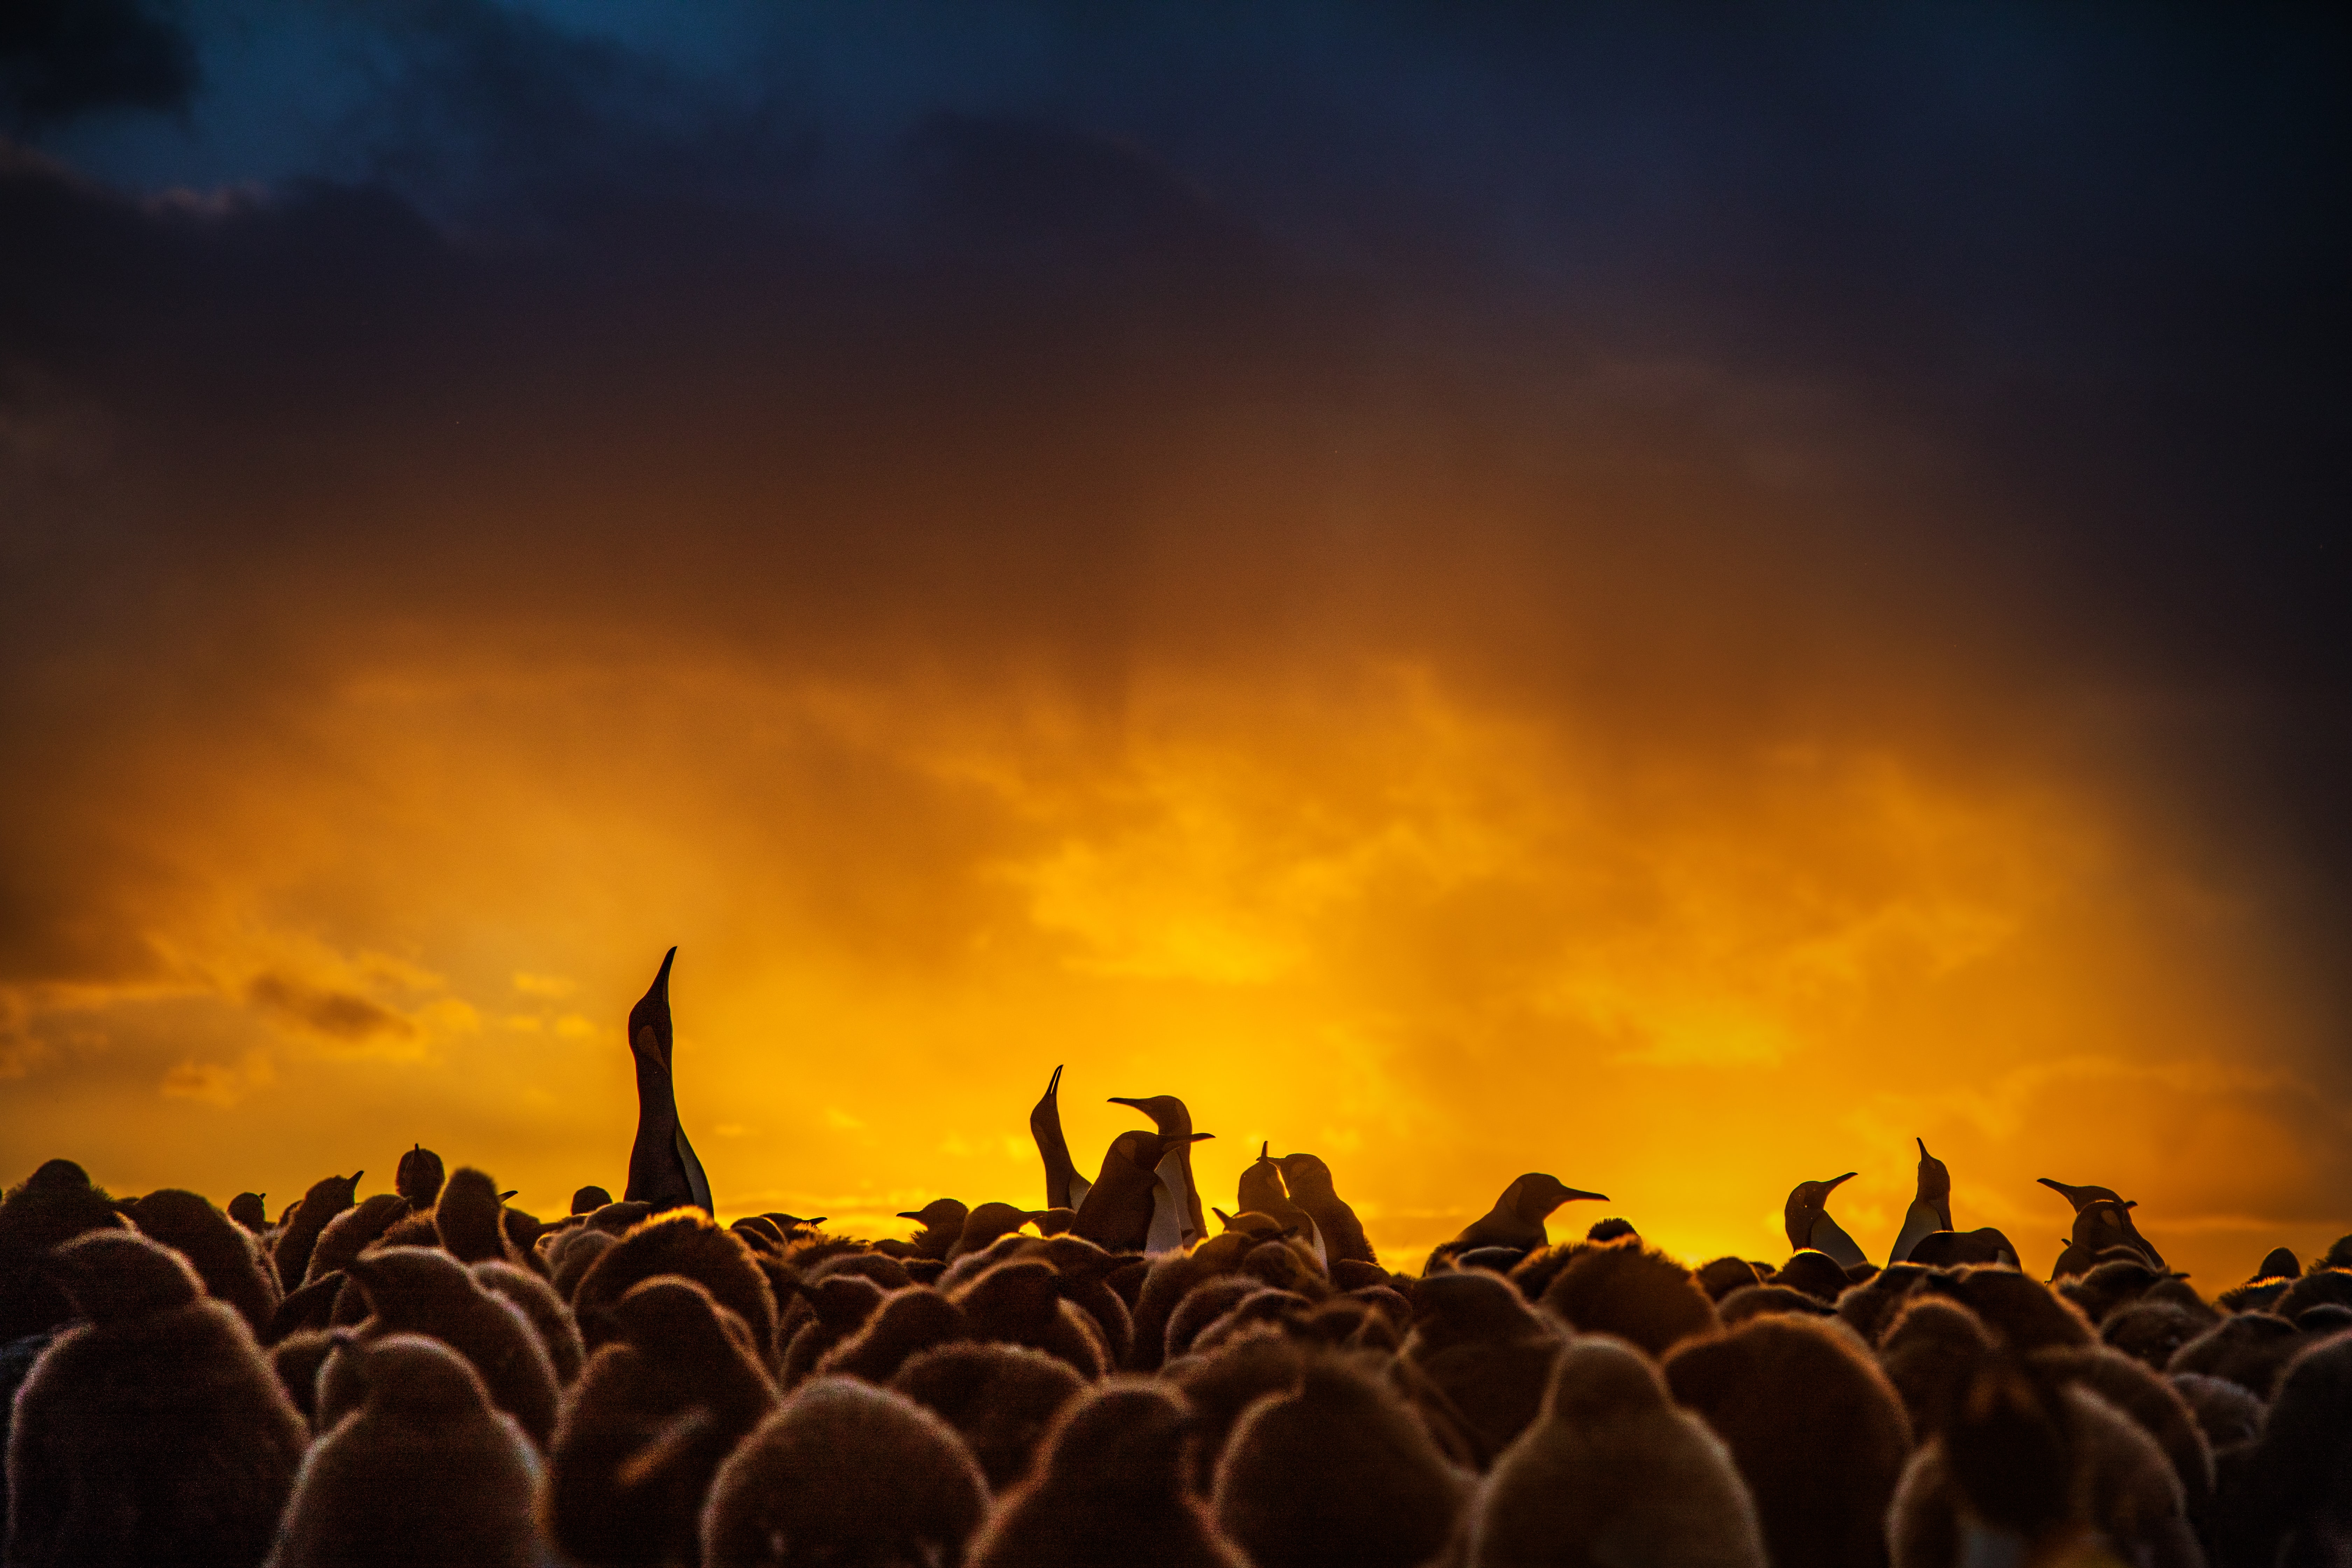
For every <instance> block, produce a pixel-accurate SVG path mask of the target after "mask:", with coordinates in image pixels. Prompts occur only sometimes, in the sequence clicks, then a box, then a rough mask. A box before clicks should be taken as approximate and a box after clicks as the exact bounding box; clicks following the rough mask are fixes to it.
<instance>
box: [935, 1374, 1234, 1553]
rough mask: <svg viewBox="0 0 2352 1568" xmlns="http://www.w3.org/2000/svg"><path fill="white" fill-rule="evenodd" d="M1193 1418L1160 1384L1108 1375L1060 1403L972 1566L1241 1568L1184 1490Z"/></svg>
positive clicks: (976, 1546)
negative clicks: (1050, 1429)
mask: <svg viewBox="0 0 2352 1568" xmlns="http://www.w3.org/2000/svg"><path fill="white" fill-rule="evenodd" d="M1193 1435H1194V1424H1193V1418H1192V1411H1191V1409H1190V1408H1189V1407H1188V1406H1187V1405H1186V1404H1185V1402H1184V1400H1183V1398H1182V1396H1181V1395H1180V1394H1177V1393H1176V1392H1175V1390H1174V1389H1173V1388H1171V1387H1170V1386H1168V1385H1167V1384H1157V1383H1140V1382H1136V1381H1133V1380H1130V1379H1125V1378H1115V1379H1113V1380H1111V1381H1110V1382H1108V1383H1104V1384H1098V1385H1097V1386H1096V1387H1095V1388H1093V1389H1091V1390H1089V1391H1088V1392H1087V1393H1086V1394H1081V1395H1080V1396H1079V1397H1078V1398H1077V1399H1076V1400H1074V1401H1072V1402H1071V1403H1070V1404H1069V1405H1066V1406H1065V1407H1064V1408H1063V1411H1062V1416H1061V1420H1060V1422H1059V1423H1058V1424H1057V1425H1056V1426H1055V1430H1054V1434H1053V1436H1052V1437H1051V1438H1049V1439H1048V1440H1047V1443H1046V1447H1045V1455H1044V1457H1043V1458H1042V1459H1041V1460H1040V1462H1039V1463H1038V1464H1037V1465H1036V1467H1035V1468H1034V1469H1032V1470H1031V1471H1030V1473H1029V1478H1028V1479H1026V1480H1025V1481H1024V1482H1022V1484H1021V1485H1019V1486H1017V1487H1015V1488H1014V1489H1013V1490H1012V1491H1010V1492H1008V1493H1006V1494H1005V1496H1004V1498H1003V1500H1002V1501H1001V1502H1000V1503H999V1504H998V1505H997V1509H996V1511H995V1512H994V1513H993V1514H992V1515H991V1516H990V1518H989V1520H988V1522H987V1523H986V1524H985V1525H984V1526H982V1529H981V1531H980V1533H979V1534H978V1535H977V1536H975V1537H974V1538H973V1540H972V1542H971V1552H970V1554H969V1555H968V1556H967V1557H966V1558H965V1562H966V1563H967V1564H969V1568H1103V1564H1106V1563H1118V1565H1119V1568H1248V1559H1247V1558H1245V1557H1244V1556H1243V1555H1242V1554H1241V1552H1238V1551H1236V1550H1235V1549H1234V1547H1233V1546H1232V1545H1230V1544H1229V1543H1227V1542H1226V1541H1225V1540H1224V1539H1223V1536H1222V1535H1220V1534H1219V1533H1218V1531H1216V1529H1215V1527H1214V1526H1213V1525H1212V1524H1211V1523H1210V1521H1209V1518H1208V1515H1207V1511H1206V1510H1204V1509H1203V1508H1202V1504H1201V1501H1200V1500H1199V1499H1198V1498H1197V1497H1195V1496H1194V1495H1193V1494H1192V1489H1191V1488H1190V1487H1189V1486H1188V1485H1187V1484H1186V1477H1185V1450H1186V1448H1187V1447H1188V1446H1189V1445H1190V1443H1191V1442H1192V1437H1193Z"/></svg>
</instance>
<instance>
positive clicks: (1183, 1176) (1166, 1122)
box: [1110, 1094, 1213, 1252]
mask: <svg viewBox="0 0 2352 1568" xmlns="http://www.w3.org/2000/svg"><path fill="white" fill-rule="evenodd" d="M1110 1103H1111V1104H1113V1105H1125V1106H1130V1107H1132V1108H1133V1109H1135V1110H1140V1111H1141V1112H1143V1114H1144V1115H1146V1116H1149V1117H1150V1118H1151V1127H1152V1131H1155V1132H1157V1133H1159V1134H1160V1139H1161V1142H1162V1144H1163V1146H1164V1151H1165V1152H1162V1153H1161V1155H1160V1163H1159V1165H1158V1166H1157V1167H1156V1169H1157V1171H1158V1173H1159V1175H1160V1181H1161V1182H1162V1183H1163V1184H1165V1190H1166V1194H1167V1201H1168V1203H1169V1204H1170V1205H1171V1207H1172V1209H1173V1210H1174V1213H1173V1214H1172V1215H1171V1216H1169V1218H1168V1219H1163V1220H1161V1221H1160V1223H1159V1224H1157V1225H1155V1226H1154V1227H1153V1231H1154V1233H1153V1235H1152V1237H1151V1238H1150V1247H1149V1250H1150V1251H1153V1252H1172V1251H1175V1250H1177V1249H1178V1248H1180V1247H1190V1246H1192V1244H1193V1243H1194V1242H1197V1241H1200V1240H1202V1238H1204V1237H1207V1235H1208V1234H1209V1224H1208V1221H1207V1220H1206V1219H1205V1218H1203V1217H1202V1211H1201V1184H1200V1183H1199V1182H1197V1181H1195V1180H1194V1179H1193V1176H1192V1145H1193V1144H1194V1143H1196V1142H1200V1138H1205V1137H1210V1136H1213V1134H1209V1133H1202V1134H1201V1135H1200V1137H1198V1138H1196V1137H1195V1136H1194V1135H1193V1132H1192V1111H1191V1110H1188V1109H1186V1107H1185V1104H1184V1102H1183V1101H1182V1100H1179V1099H1177V1098H1176V1097H1175V1096H1174V1095H1172V1094H1155V1095H1150V1096H1148V1097H1146V1098H1143V1099H1140V1100H1132V1099H1124V1098H1122V1097H1120V1096H1118V1095H1113V1096H1111V1099H1110ZM1171 1220H1172V1222H1173V1223H1172V1226H1171V1224H1170V1221H1171ZM1170 1229H1172V1230H1173V1232H1174V1235H1173V1236H1172V1237H1170V1236H1168V1235H1166V1234H1164V1233H1165V1232H1166V1231H1168V1230H1170Z"/></svg>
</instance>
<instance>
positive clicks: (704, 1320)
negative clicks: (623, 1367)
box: [609, 1274, 878, 1357]
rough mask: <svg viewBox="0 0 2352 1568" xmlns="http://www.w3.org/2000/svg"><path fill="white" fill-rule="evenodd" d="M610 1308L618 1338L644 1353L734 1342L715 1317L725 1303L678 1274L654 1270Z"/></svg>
mask: <svg viewBox="0 0 2352 1568" xmlns="http://www.w3.org/2000/svg"><path fill="white" fill-rule="evenodd" d="M836 1278H839V1277H838V1276H836ZM828 1282H829V1281H828ZM860 1283H861V1284H871V1283H872V1281H870V1280H861V1281H860ZM877 1297H878V1292H877ZM609 1310H610V1311H611V1313H612V1318H613V1322H614V1325H615V1326H616V1327H617V1328H618V1329H619V1330H620V1333H621V1338H623V1339H624V1340H626V1341H627V1342H629V1343H630V1344H632V1345H635V1347H636V1348H637V1349H638V1350H640V1351H642V1352H645V1353H646V1354H647V1355H651V1356H663V1355H675V1354H677V1353H679V1352H684V1353H685V1354H686V1355H688V1356H689V1357H691V1356H695V1355H697V1354H698V1353H708V1352H716V1351H721V1350H723V1349H724V1347H726V1346H729V1345H731V1344H732V1340H731V1339H730V1336H729V1335H728V1333H727V1331H726V1329H725V1328H724V1327H723V1326H722V1324H721V1321H720V1319H719V1314H720V1313H721V1312H723V1311H725V1310H726V1309H725V1308H723V1307H721V1306H720V1305H719V1303H718V1302H717V1301H715V1300H711V1296H710V1292H709V1290H706V1289H703V1288H702V1286H701V1285H700V1284H698V1283H697V1282H696V1281H694V1280H692V1279H687V1278H686V1277H685V1276H683V1275H678V1274H656V1275H655V1276H654V1277H653V1278H652V1279H643V1280H640V1281H638V1282H637V1283H636V1284H635V1285H632V1286H630V1287H629V1289H627V1291H626V1292H625V1293H624V1294H623V1295H622V1297H621V1299H620V1300H617V1301H615V1302H614V1303H613V1305H612V1307H611V1308H610V1309H609Z"/></svg>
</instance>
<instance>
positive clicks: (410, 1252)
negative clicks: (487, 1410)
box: [320, 1247, 557, 1444]
mask: <svg viewBox="0 0 2352 1568" xmlns="http://www.w3.org/2000/svg"><path fill="white" fill-rule="evenodd" d="M349 1278H350V1279H351V1280H352V1282H353V1283H355V1284H356V1285H357V1286H358V1287H359V1289H360V1291H361V1293H362V1296H363V1297H364V1299H365V1300H366V1302H367V1304H368V1316H367V1317H366V1319H365V1320H363V1321H362V1322H361V1324H360V1326H359V1329H358V1331H357V1335H356V1337H357V1338H358V1339H361V1340H363V1341H364V1340H377V1339H383V1338H385V1337H386V1336H388V1335H392V1334H410V1333H414V1334H430V1335H431V1336H432V1337H433V1338H435V1339H436V1340H439V1341H440V1342H442V1343H444V1344H446V1345H448V1346H449V1347H450V1348H452V1349H453V1350H455V1351H456V1352H457V1353H458V1354H460V1355H462V1356H464V1357H465V1358H466V1360H467V1362H468V1363H471V1364H472V1366H473V1368H474V1371H475V1372H476V1373H477V1374H478V1375H479V1376H480V1378H481V1380H482V1384H483V1386H484V1387H486V1388H488V1390H489V1394H490V1399H491V1401H492V1402H493V1403H494V1404H496V1405H498V1407H499V1409H501V1410H503V1411H505V1412H506V1413H507V1414H508V1415H512V1416H513V1417H514V1418H515V1420H516V1421H517V1422H518V1423H520V1425H521V1426H522V1429H523V1430H524V1431H525V1432H526V1433H528V1434H530V1439H531V1441H533V1442H534V1443H541V1444H543V1443H545V1442H546V1441H547V1439H548V1438H549V1436H551V1435H552V1434H553V1432H554V1430H555V1414H556V1399H557V1395H556V1383H555V1367H554V1363H551V1361H549V1359H548V1355H547V1349H546V1347H545V1346H544V1345H542V1344H541V1343H540V1340H539V1334H538V1333H537V1331H534V1330H533V1329H532V1328H531V1326H530V1321H529V1320H528V1319H526V1318H525V1317H524V1316H523V1314H522V1312H521V1310H520V1309H518V1308H516V1307H515V1306H514V1305H513V1304H512V1303H510V1302H509V1301H507V1300H505V1299H504V1298H503V1297H500V1296H499V1295H496V1294H494V1293H493V1292H491V1291H490V1290H489V1289H487V1288H486V1287H484V1286H483V1284H482V1283H481V1282H480V1281H479V1280H478V1279H475V1278H474V1277H473V1275H472V1274H470V1273H468V1272H467V1268H466V1266H465V1265H464V1264H462V1263H460V1262H458V1261H457V1259H456V1258H452V1257H450V1256H449V1255H448V1254H447V1253H446V1252H442V1251H439V1250H437V1249H436V1248H433V1247H380V1248H378V1249H377V1250H375V1251H373V1252H368V1253H362V1255H361V1256H359V1257H358V1258H353V1259H352V1266H351V1268H350V1270H349ZM334 1359H341V1355H340V1353H339V1355H338V1357H336V1358H333V1359H331V1361H330V1363H329V1367H328V1372H327V1373H322V1374H321V1376H322V1378H325V1377H328V1376H329V1375H331V1373H332V1371H333V1360H334ZM323 1386H324V1385H323V1384H322V1394H321V1397H320V1424H321V1425H322V1426H323V1425H328V1424H331V1422H332V1421H334V1420H335V1419H336V1418H338V1417H339V1416H340V1415H341V1414H342V1412H341V1410H339V1409H336V1408H334V1401H333V1400H331V1399H330V1398H328V1397H326V1396H325V1394H324V1392H323ZM370 1386H373V1384H370Z"/></svg>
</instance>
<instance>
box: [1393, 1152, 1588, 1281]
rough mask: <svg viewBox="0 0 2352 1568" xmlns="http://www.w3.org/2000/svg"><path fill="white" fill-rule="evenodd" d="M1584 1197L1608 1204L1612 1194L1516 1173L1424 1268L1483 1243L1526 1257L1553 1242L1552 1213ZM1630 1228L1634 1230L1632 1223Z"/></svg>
mask: <svg viewBox="0 0 2352 1568" xmlns="http://www.w3.org/2000/svg"><path fill="white" fill-rule="evenodd" d="M1580 1198H1591V1199H1596V1200H1598V1201H1600V1202H1601V1203H1604V1204H1605V1203H1607V1202H1608V1201H1609V1194H1606V1193H1588V1192H1583V1191H1581V1190H1580V1189H1578V1188H1575V1187H1570V1186H1565V1185H1563V1184H1561V1183H1560V1181H1559V1178H1558V1177H1555V1176H1547V1175H1544V1174H1542V1173H1539V1172H1534V1171H1530V1172H1529V1173H1527V1174H1526V1175H1523V1176H1515V1177H1513V1178H1512V1180H1511V1184H1510V1185H1509V1186H1507V1187H1505V1188H1504V1189H1503V1195H1502V1196H1500V1197H1498V1198H1496V1200H1495V1206H1494V1207H1493V1208H1491V1209H1488V1210H1487V1211H1486V1213H1485V1214H1484V1215H1480V1216H1479V1217H1478V1218H1476V1219H1474V1220H1472V1221H1471V1222H1470V1223H1469V1224H1468V1225H1466V1226H1463V1227H1462V1230H1461V1233H1460V1234H1459V1235H1457V1236H1455V1237H1454V1239H1453V1240H1451V1241H1447V1242H1442V1243H1440V1244H1439V1245H1438V1247H1437V1248H1436V1250H1435V1251H1433V1252H1432V1253H1431V1254H1430V1255H1429V1261H1428V1262H1427V1263H1425V1264H1423V1265H1422V1270H1421V1271H1422V1272H1423V1274H1427V1273H1429V1272H1430V1271H1431V1270H1432V1269H1433V1268H1436V1267H1437V1265H1438V1263H1439V1262H1440V1261H1441V1260H1443V1259H1446V1258H1454V1257H1456V1256H1457V1255H1459V1254H1462V1253H1465V1252H1472V1251H1475V1250H1477V1249H1479V1248H1482V1247H1507V1248H1510V1249H1511V1250H1513V1251H1515V1252H1516V1253H1517V1254H1518V1256H1519V1257H1525V1256H1526V1255H1527V1254H1528V1253H1530V1252H1533V1251H1534V1250H1535V1249H1536V1248H1538V1247H1545V1246H1548V1245H1549V1244H1550V1241H1551V1236H1550V1233H1549V1232H1548V1231H1546V1230H1545V1229H1544V1221H1545V1220H1546V1219H1548V1218H1549V1217H1550V1215H1551V1212H1552V1210H1554V1209H1556V1208H1558V1207H1559V1205H1562V1204H1565V1203H1573V1202H1575V1201H1576V1200H1578V1199H1580ZM1627 1228H1628V1230H1630V1229H1631V1228H1632V1227H1631V1226H1628V1227H1627ZM1517 1261H1518V1258H1512V1259H1511V1262H1512V1263H1516V1262H1517ZM1508 1268H1509V1265H1508V1264H1506V1265H1505V1269H1506V1271H1507V1270H1508Z"/></svg>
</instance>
